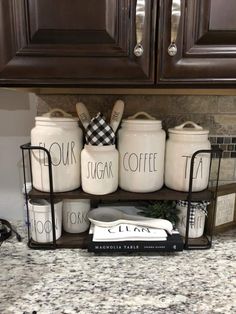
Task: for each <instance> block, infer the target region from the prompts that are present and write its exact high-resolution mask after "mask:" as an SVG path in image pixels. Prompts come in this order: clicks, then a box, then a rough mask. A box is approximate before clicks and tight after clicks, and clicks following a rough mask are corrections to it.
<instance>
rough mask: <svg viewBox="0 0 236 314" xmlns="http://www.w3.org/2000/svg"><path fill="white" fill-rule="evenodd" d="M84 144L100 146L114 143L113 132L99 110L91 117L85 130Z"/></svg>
mask: <svg viewBox="0 0 236 314" xmlns="http://www.w3.org/2000/svg"><path fill="white" fill-rule="evenodd" d="M85 139H86V144H88V145H95V146H102V145H114V144H115V133H114V131H113V130H112V128H111V127H110V125H109V124H107V123H106V121H105V118H104V116H103V115H102V114H101V113H100V112H99V113H98V114H97V115H96V117H94V118H92V119H91V121H90V123H89V125H88V126H87V128H86V131H85Z"/></svg>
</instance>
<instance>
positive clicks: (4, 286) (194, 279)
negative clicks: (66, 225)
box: [0, 229, 236, 314]
mask: <svg viewBox="0 0 236 314" xmlns="http://www.w3.org/2000/svg"><path fill="white" fill-rule="evenodd" d="M21 234H22V230H21ZM0 252H1V254H0V265H1V273H0V280H1V286H0V313H1V314H12V313H14V314H15V313H17V314H18V313H25V314H26V313H36V312H37V313H38V314H56V313H88V314H93V313H96V314H98V313H99V314H100V313H110V314H111V313H117V314H121V313H122V314H128V313H133V314H138V313H142V314H149V313H150V314H151V313H157V314H164V313H165V314H167V313H168V314H170V313H173V314H178V313H188V314H189V313H204V314H207V313H222V314H230V313H232V314H233V313H236V229H234V230H232V231H230V232H227V233H224V234H222V235H219V236H217V237H215V238H214V241H213V248H212V249H210V250H201V251H184V252H181V253H173V254H170V253H169V254H168V253H162V254H161V253H159V254H157V255H147V256H143V255H137V254H136V255H123V256H118V255H117V256H114V255H113V256H105V255H102V256H96V255H93V254H91V253H88V252H86V251H85V250H78V249H63V250H62V249H61V250H56V251H39V250H31V249H29V248H28V247H27V245H26V239H24V241H23V242H21V243H19V242H17V241H16V240H15V238H11V239H10V240H9V241H5V242H4V243H3V244H2V246H1V247H0ZM33 311H35V312H33Z"/></svg>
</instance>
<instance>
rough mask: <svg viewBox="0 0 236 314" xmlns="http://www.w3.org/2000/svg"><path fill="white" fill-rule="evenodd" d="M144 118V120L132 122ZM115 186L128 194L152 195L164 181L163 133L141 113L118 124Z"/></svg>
mask: <svg viewBox="0 0 236 314" xmlns="http://www.w3.org/2000/svg"><path fill="white" fill-rule="evenodd" d="M141 115H144V116H145V119H136V118H137V117H138V116H141ZM118 151H119V154H120V167H119V186H120V187H121V188H122V189H124V190H126V191H131V192H140V193H141V192H153V191H156V190H159V189H161V187H162V186H163V181H164V154H165V132H164V131H163V130H162V123H161V121H159V120H155V118H153V117H151V116H150V115H148V114H147V113H145V112H138V113H137V114H136V115H134V116H132V117H129V118H128V119H125V120H123V121H122V124H121V129H120V130H119V132H118Z"/></svg>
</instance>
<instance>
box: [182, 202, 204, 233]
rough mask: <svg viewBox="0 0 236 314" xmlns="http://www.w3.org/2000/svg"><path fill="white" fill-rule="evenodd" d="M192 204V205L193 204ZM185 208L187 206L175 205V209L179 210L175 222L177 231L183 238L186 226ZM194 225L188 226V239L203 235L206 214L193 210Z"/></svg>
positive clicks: (199, 210)
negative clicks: (177, 219)
mask: <svg viewBox="0 0 236 314" xmlns="http://www.w3.org/2000/svg"><path fill="white" fill-rule="evenodd" d="M193 204H194V203H193ZM187 208H188V205H176V209H178V210H179V213H178V218H179V221H178V222H177V225H176V226H177V229H178V231H179V233H180V235H182V236H183V237H185V235H186V225H187ZM194 215H195V218H194V224H193V225H191V224H189V231H188V237H189V238H200V237H201V236H202V235H203V232H204V227H205V220H206V214H205V212H204V211H202V210H201V209H197V208H196V209H195V214H194Z"/></svg>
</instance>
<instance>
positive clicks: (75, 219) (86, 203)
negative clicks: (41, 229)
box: [62, 199, 90, 233]
mask: <svg viewBox="0 0 236 314" xmlns="http://www.w3.org/2000/svg"><path fill="white" fill-rule="evenodd" d="M89 210H90V200H88V199H65V200H63V211H62V212H63V220H62V221H63V229H64V230H65V231H66V232H69V233H81V232H84V231H86V230H87V229H88V227H89V224H90V223H89V220H88V217H87V214H88V212H89Z"/></svg>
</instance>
